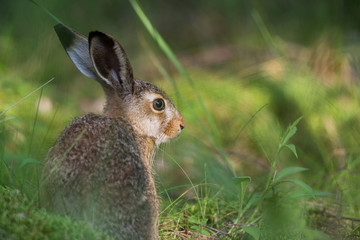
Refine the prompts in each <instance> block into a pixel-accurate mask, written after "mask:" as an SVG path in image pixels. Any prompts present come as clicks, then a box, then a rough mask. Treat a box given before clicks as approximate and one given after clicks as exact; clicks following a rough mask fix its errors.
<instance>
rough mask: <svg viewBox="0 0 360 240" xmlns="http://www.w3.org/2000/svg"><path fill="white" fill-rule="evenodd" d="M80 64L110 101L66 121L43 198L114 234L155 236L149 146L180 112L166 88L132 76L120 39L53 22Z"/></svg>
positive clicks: (175, 131)
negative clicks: (85, 33) (83, 32)
mask: <svg viewBox="0 0 360 240" xmlns="http://www.w3.org/2000/svg"><path fill="white" fill-rule="evenodd" d="M55 29H56V31H57V33H58V35H59V38H60V40H61V42H62V44H63V46H64V48H65V50H66V51H67V53H68V55H69V56H70V58H71V59H72V60H73V62H74V64H75V65H76V66H77V67H78V69H79V70H80V71H81V72H82V73H83V74H85V75H86V76H88V77H91V78H94V79H95V80H97V81H98V82H99V83H100V84H101V85H102V87H103V89H104V91H105V94H106V97H107V102H106V105H105V107H104V113H103V114H102V115H96V114H88V115H85V116H83V117H80V118H77V119H75V120H73V121H72V123H71V124H70V125H69V126H68V127H67V128H65V130H64V131H63V132H62V134H61V135H60V137H59V138H58V140H57V142H56V144H55V145H54V147H52V148H51V149H50V150H49V152H48V155H47V158H46V162H45V166H44V169H43V174H42V178H41V184H42V187H43V188H42V195H41V196H42V199H43V200H44V202H45V204H46V206H47V208H49V209H50V210H51V211H53V212H55V213H60V214H68V215H70V216H72V217H73V218H75V219H82V220H85V221H88V222H89V223H91V224H93V226H94V228H96V229H98V230H103V231H106V232H108V233H109V234H110V235H111V236H114V237H116V238H117V239H157V238H158V237H157V217H158V198H157V194H156V188H155V184H154V180H153V177H152V174H151V166H150V163H151V160H152V157H153V153H154V149H155V148H156V146H157V145H159V144H160V143H162V142H165V141H168V140H169V139H172V138H174V137H176V136H178V135H179V134H180V132H181V129H183V127H184V119H183V117H182V116H181V114H180V113H179V112H178V111H177V109H176V108H175V106H174V104H173V103H172V102H171V100H170V99H169V98H168V97H167V96H166V94H165V93H164V92H162V91H161V90H159V89H158V88H157V87H156V86H155V85H153V84H151V83H148V82H144V81H141V80H136V79H134V78H133V75H132V68H131V66H130V63H129V61H128V59H127V57H126V54H125V52H124V50H123V49H122V47H121V46H120V44H119V43H117V42H116V41H115V40H114V39H113V38H112V37H110V36H108V35H106V34H103V33H101V32H91V33H90V35H89V39H88V40H87V39H86V38H85V37H83V36H81V35H79V34H78V33H76V32H74V31H73V30H71V29H69V28H67V27H65V26H63V25H57V26H56V27H55Z"/></svg>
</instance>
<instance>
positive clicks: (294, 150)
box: [285, 144, 298, 158]
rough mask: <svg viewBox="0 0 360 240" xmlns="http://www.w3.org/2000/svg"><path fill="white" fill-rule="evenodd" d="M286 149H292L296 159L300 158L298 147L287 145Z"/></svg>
mask: <svg viewBox="0 0 360 240" xmlns="http://www.w3.org/2000/svg"><path fill="white" fill-rule="evenodd" d="M285 147H287V148H288V149H290V150H291V151H292V152H293V154H294V155H295V157H296V158H298V155H297V153H296V147H295V145H294V144H286V145H285Z"/></svg>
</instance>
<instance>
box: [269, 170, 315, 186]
mask: <svg viewBox="0 0 360 240" xmlns="http://www.w3.org/2000/svg"><path fill="white" fill-rule="evenodd" d="M307 170H308V169H307V168H303V167H288V168H285V169H283V170H281V171H280V172H279V173H278V174H277V175H276V177H275V181H274V183H276V182H277V181H279V180H280V179H282V178H284V177H286V176H288V175H292V174H294V173H298V172H303V171H307ZM274 183H273V184H274Z"/></svg>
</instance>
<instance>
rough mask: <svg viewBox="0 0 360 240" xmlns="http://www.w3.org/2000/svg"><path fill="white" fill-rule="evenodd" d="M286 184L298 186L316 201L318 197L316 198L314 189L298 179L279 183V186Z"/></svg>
mask: <svg viewBox="0 0 360 240" xmlns="http://www.w3.org/2000/svg"><path fill="white" fill-rule="evenodd" d="M285 182H290V183H293V184H295V185H297V186H298V187H300V188H301V189H303V190H304V191H305V192H307V193H309V194H310V195H311V196H312V198H314V199H316V196H315V194H314V191H313V190H312V188H311V187H310V186H309V185H307V184H306V183H304V182H303V181H301V180H298V179H286V180H282V181H279V182H278V184H281V183H285Z"/></svg>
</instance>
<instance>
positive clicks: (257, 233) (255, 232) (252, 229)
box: [242, 226, 260, 240]
mask: <svg viewBox="0 0 360 240" xmlns="http://www.w3.org/2000/svg"><path fill="white" fill-rule="evenodd" d="M242 229H243V230H244V231H245V232H246V233H247V234H249V235H250V236H252V237H253V238H254V239H255V240H259V238H260V229H259V228H257V227H248V226H243V227H242Z"/></svg>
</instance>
